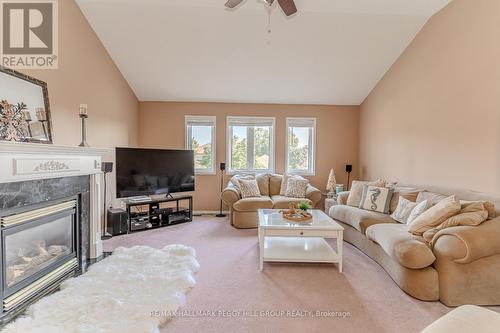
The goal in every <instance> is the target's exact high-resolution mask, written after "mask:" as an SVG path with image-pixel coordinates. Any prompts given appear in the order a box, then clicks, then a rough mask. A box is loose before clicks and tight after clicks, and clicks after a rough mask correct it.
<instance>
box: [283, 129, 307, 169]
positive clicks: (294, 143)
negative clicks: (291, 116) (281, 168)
mask: <svg viewBox="0 0 500 333" xmlns="http://www.w3.org/2000/svg"><path fill="white" fill-rule="evenodd" d="M310 131H311V129H310V128H307V127H289V128H288V169H289V170H309V137H310Z"/></svg>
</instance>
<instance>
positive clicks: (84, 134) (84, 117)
mask: <svg viewBox="0 0 500 333" xmlns="http://www.w3.org/2000/svg"><path fill="white" fill-rule="evenodd" d="M79 116H80V119H81V120H82V142H81V143H80V144H79V145H78V147H90V146H89V144H88V143H87V124H86V122H87V118H88V117H89V116H88V115H87V114H84V113H80V114H79Z"/></svg>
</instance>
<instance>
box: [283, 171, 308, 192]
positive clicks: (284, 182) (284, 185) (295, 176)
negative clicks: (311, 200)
mask: <svg viewBox="0 0 500 333" xmlns="http://www.w3.org/2000/svg"><path fill="white" fill-rule="evenodd" d="M289 179H305V178H303V177H301V176H299V175H283V178H282V179H281V187H280V195H284V196H286V189H287V186H288V180H289Z"/></svg>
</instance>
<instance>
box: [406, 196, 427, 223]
mask: <svg viewBox="0 0 500 333" xmlns="http://www.w3.org/2000/svg"><path fill="white" fill-rule="evenodd" d="M431 207H432V204H431V203H430V202H429V200H424V201H422V202H421V203H417V205H416V206H415V208H413V210H412V211H411V213H410V216H408V218H407V219H406V224H410V223H412V222H413V221H415V219H416V218H417V217H419V216H420V215H422V213H423V212H425V211H426V210H427V209H429V208H431Z"/></svg>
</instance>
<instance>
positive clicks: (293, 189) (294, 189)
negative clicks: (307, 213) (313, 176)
mask: <svg viewBox="0 0 500 333" xmlns="http://www.w3.org/2000/svg"><path fill="white" fill-rule="evenodd" d="M307 185H309V181H308V180H307V179H298V178H289V179H288V184H287V186H286V192H285V196H287V197H289V198H301V199H302V198H305V197H306V191H307Z"/></svg>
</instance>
